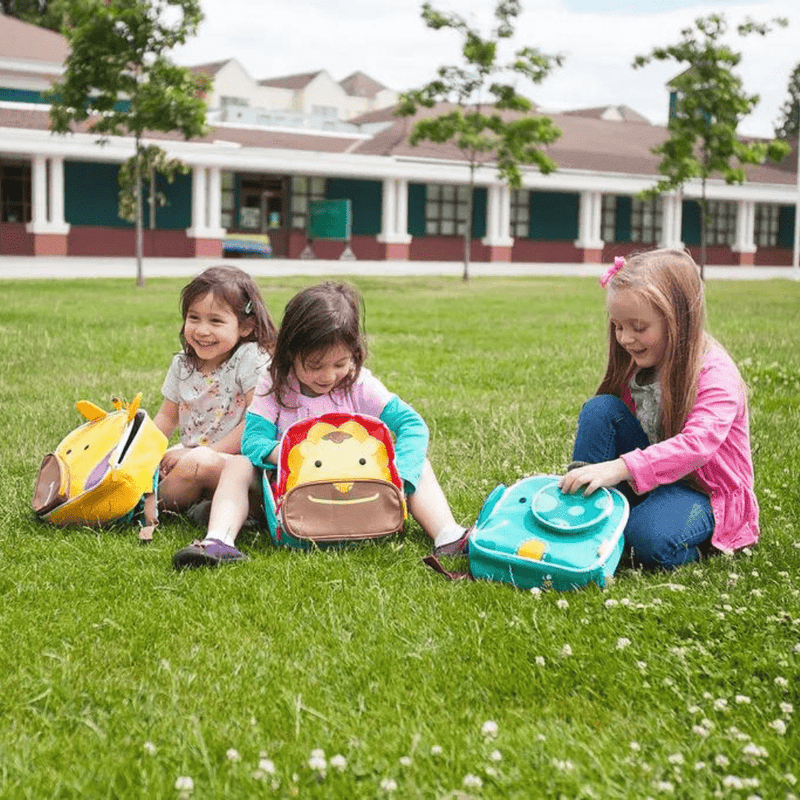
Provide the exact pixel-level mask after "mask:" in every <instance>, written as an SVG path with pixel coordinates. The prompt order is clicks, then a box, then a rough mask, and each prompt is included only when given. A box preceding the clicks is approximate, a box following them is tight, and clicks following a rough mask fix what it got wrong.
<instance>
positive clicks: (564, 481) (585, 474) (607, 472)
mask: <svg viewBox="0 0 800 800" xmlns="http://www.w3.org/2000/svg"><path fill="white" fill-rule="evenodd" d="M630 477H631V475H630V473H629V472H628V468H627V467H626V466H625V462H624V461H623V460H622V459H621V458H616V459H614V460H613V461H602V462H600V463H599V464H586V465H585V466H583V467H578V468H577V469H573V470H570V471H569V472H568V473H567V474H566V475H564V476H563V477H562V478H561V479H560V480H559V482H558V486H559V488H560V489H561V491H562V492H564V494H575V492H577V491H579V490H580V489H581V487H585V488H584V490H583V494H584V495H585V496H588V495H590V494H592V493H593V492H594V491H595V490H597V489H599V488H600V487H601V486H616V485H617V484H618V483H622V481H626V480H628V479H629V478H630Z"/></svg>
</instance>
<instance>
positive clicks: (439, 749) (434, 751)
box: [431, 744, 442, 756]
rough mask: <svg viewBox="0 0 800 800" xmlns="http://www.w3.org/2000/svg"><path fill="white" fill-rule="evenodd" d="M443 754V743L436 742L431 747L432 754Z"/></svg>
mask: <svg viewBox="0 0 800 800" xmlns="http://www.w3.org/2000/svg"><path fill="white" fill-rule="evenodd" d="M441 754H442V747H441V745H438V744H435V745H433V746H432V747H431V755H432V756H440V755H441Z"/></svg>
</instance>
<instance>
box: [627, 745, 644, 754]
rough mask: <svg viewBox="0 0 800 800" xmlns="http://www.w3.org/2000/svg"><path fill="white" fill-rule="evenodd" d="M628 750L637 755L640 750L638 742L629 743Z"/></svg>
mask: <svg viewBox="0 0 800 800" xmlns="http://www.w3.org/2000/svg"><path fill="white" fill-rule="evenodd" d="M630 748H631V750H633V752H634V753H638V752H639V751H640V750H641V749H642V746H641V745H640V744H639V742H631V743H630Z"/></svg>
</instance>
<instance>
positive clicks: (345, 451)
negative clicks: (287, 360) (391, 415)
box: [263, 413, 407, 549]
mask: <svg viewBox="0 0 800 800" xmlns="http://www.w3.org/2000/svg"><path fill="white" fill-rule="evenodd" d="M279 454H280V455H279V458H278V471H277V476H276V478H275V484H274V485H273V484H271V482H270V479H269V476H268V473H267V472H266V471H265V472H264V478H263V487H264V508H265V511H266V516H267V524H268V527H269V531H270V535H271V537H272V540H273V541H274V542H275V544H278V545H282V546H286V547H293V548H297V549H309V548H312V547H315V546H318V547H324V546H329V545H342V544H346V543H348V542H359V541H365V540H368V539H378V538H381V537H384V536H391V535H392V534H395V533H398V532H400V531H402V530H403V527H404V524H405V519H406V515H407V512H406V503H405V496H404V494H403V482H402V480H401V479H400V476H399V474H398V472H397V467H396V466H395V460H394V444H393V442H392V436H391V434H390V432H389V429H388V428H387V427H386V426H385V425H384V424H383V423H382V422H381V421H380V420H378V419H375V418H374V417H369V416H365V415H363V414H348V413H333V414H323V415H322V416H320V417H315V418H312V419H304V420H300V421H299V422H295V423H294V424H293V425H290V426H289V427H288V428H287V429H286V431H285V432H284V434H283V436H282V437H281V443H280V449H279Z"/></svg>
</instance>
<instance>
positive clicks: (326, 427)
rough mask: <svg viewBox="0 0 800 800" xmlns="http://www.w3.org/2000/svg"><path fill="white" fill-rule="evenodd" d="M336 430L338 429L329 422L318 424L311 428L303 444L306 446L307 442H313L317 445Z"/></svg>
mask: <svg viewBox="0 0 800 800" xmlns="http://www.w3.org/2000/svg"><path fill="white" fill-rule="evenodd" d="M335 430H337V429H336V428H334V427H333V425H330V424H329V423H327V422H318V423H317V424H316V425H312V426H311V428H309V430H308V433H307V434H306V438H305V439H304V440H303V444H306V443H307V442H313V443H314V444H316V443H317V442H319V441H320V440H321V439H322V438H324V437H325V436H327V435H328V434H329V433H333V432H334V431H335Z"/></svg>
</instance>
